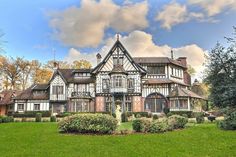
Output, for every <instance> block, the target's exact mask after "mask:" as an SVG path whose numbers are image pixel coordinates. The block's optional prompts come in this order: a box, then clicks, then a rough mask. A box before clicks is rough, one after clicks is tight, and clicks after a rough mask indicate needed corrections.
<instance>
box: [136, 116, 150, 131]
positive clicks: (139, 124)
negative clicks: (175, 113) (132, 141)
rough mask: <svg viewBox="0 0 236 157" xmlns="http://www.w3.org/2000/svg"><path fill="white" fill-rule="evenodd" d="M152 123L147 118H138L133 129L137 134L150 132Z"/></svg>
mask: <svg viewBox="0 0 236 157" xmlns="http://www.w3.org/2000/svg"><path fill="white" fill-rule="evenodd" d="M150 125H151V121H150V120H149V119H147V118H138V119H135V120H133V122H132V127H133V130H134V131H136V132H148V130H149V128H150Z"/></svg>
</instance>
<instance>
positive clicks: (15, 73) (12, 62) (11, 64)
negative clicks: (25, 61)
mask: <svg viewBox="0 0 236 157" xmlns="http://www.w3.org/2000/svg"><path fill="white" fill-rule="evenodd" d="M20 60H21V58H17V59H14V58H10V59H9V58H5V59H3V60H2V63H1V71H2V72H3V73H4V78H5V80H4V84H5V85H6V86H7V88H6V89H8V85H9V84H10V86H11V88H12V89H17V88H18V85H19V82H18V81H19V77H20V72H21V68H20Z"/></svg>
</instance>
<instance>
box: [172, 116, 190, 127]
mask: <svg viewBox="0 0 236 157" xmlns="http://www.w3.org/2000/svg"><path fill="white" fill-rule="evenodd" d="M187 123H188V118H186V117H183V116H179V115H172V116H170V117H168V125H169V129H170V130H173V129H180V128H184V127H185V124H187Z"/></svg>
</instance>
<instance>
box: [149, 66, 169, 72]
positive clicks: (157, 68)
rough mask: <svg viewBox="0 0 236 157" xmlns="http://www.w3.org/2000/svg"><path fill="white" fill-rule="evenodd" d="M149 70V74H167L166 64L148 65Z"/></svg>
mask: <svg viewBox="0 0 236 157" xmlns="http://www.w3.org/2000/svg"><path fill="white" fill-rule="evenodd" d="M147 71H148V73H149V74H165V66H148V67H147Z"/></svg>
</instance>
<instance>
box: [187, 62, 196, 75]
mask: <svg viewBox="0 0 236 157" xmlns="http://www.w3.org/2000/svg"><path fill="white" fill-rule="evenodd" d="M188 73H189V75H191V76H194V75H195V74H196V70H195V69H194V68H193V67H192V66H191V65H190V64H188Z"/></svg>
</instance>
